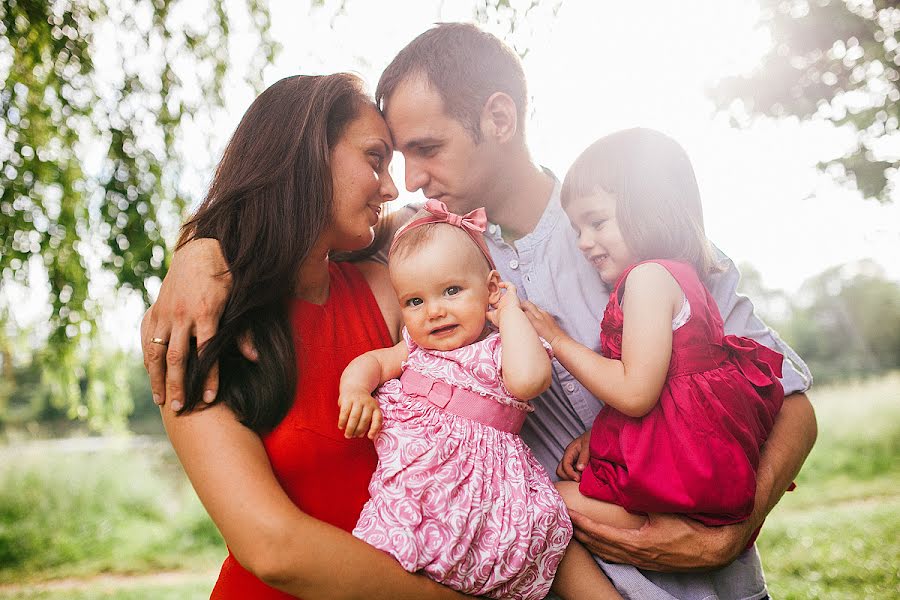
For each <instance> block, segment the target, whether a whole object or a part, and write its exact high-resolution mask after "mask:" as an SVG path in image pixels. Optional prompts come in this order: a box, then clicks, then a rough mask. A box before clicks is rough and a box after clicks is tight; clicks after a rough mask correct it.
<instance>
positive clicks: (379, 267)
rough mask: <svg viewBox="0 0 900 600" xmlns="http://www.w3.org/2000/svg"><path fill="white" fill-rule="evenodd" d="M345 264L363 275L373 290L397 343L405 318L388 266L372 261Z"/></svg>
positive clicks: (392, 336)
mask: <svg viewBox="0 0 900 600" xmlns="http://www.w3.org/2000/svg"><path fill="white" fill-rule="evenodd" d="M343 264H344V265H346V266H347V267H349V268H351V269H356V270H357V271H358V272H359V274H360V275H362V278H363V280H364V281H365V283H366V284H368V286H369V289H370V290H372V295H373V296H375V301H376V302H377V303H378V308H379V309H380V310H381V314H382V316H383V317H384V321H385V323H387V326H388V329H389V330H390V332H391V338H392V339H393V340H394V341H395V342H396V341H397V340H398V339H399V333H400V327H401V325H402V324H403V318H402V315H401V313H400V305H399V304H398V303H397V295H396V294H395V292H394V287H393V286H392V285H391V279H390V275H389V274H388V268H387V266H386V265H383V264H381V263H377V262H374V261H370V260H363V261H359V262H355V263H343Z"/></svg>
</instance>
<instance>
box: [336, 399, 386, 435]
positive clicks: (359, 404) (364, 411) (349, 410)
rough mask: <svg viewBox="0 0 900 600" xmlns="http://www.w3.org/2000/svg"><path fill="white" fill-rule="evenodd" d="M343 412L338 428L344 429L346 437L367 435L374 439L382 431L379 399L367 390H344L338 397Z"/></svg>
mask: <svg viewBox="0 0 900 600" xmlns="http://www.w3.org/2000/svg"><path fill="white" fill-rule="evenodd" d="M338 405H339V406H340V407H341V413H340V415H339V416H338V429H343V430H344V437H345V438H348V439H349V438H358V437H362V436H364V435H366V433H367V432H368V437H369V439H370V440H374V439H375V436H376V435H378V432H379V431H381V422H382V416H381V409H380V408H378V401H377V400H375V398H373V397H372V394H369V393H367V392H366V391H365V390H352V391H342V392H341V395H340V397H339V398H338Z"/></svg>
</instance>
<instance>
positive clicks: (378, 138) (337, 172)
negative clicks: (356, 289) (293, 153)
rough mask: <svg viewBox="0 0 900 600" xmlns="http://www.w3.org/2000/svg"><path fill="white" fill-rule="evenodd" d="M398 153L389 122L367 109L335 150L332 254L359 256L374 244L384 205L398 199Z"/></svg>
mask: <svg viewBox="0 0 900 600" xmlns="http://www.w3.org/2000/svg"><path fill="white" fill-rule="evenodd" d="M393 152H394V151H393V147H392V146H391V134H390V132H389V131H388V128H387V125H386V124H385V122H384V119H382V118H381V114H380V113H379V112H378V111H377V110H376V109H375V106H374V105H372V104H366V105H365V106H363V107H362V108H360V110H359V115H357V117H356V119H354V120H353V121H351V122H350V123H348V124H347V126H346V127H345V128H344V132H343V133H342V134H341V137H340V139H339V140H338V142H337V143H336V144H335V145H334V148H332V150H331V176H332V181H333V190H334V197H333V203H332V216H331V223H330V224H329V227H328V229H327V231H326V239H327V241H328V248H329V249H336V250H360V249H362V248H365V247H366V246H368V245H369V244H371V243H372V240H373V239H374V237H375V233H374V227H375V224H376V223H377V222H378V217H379V215H380V214H381V205H382V204H383V203H385V202H387V201H388V200H393V199H394V198H396V197H397V188H396V186H394V182H393V180H392V179H391V175H390V173H389V172H388V165H390V162H391V157H392V155H393Z"/></svg>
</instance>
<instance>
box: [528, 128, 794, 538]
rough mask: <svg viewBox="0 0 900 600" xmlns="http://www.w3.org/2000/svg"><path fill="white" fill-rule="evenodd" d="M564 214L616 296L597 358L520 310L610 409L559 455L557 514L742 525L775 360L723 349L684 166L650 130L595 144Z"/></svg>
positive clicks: (677, 150)
mask: <svg viewBox="0 0 900 600" xmlns="http://www.w3.org/2000/svg"><path fill="white" fill-rule="evenodd" d="M562 202H563V206H564V208H565V210H566V212H567V214H568V215H569V218H570V220H571V221H572V225H573V227H574V228H575V230H576V231H577V233H578V246H579V248H580V249H581V250H582V251H583V252H584V254H585V256H586V257H587V259H588V260H589V261H590V262H591V263H592V264H593V266H594V268H595V269H596V270H597V272H598V273H599V274H600V277H601V279H603V281H604V282H605V283H607V284H609V285H610V286H612V293H611V294H610V298H609V303H608V304H607V306H606V311H605V313H604V315H603V320H602V323H601V326H600V344H601V351H602V356H601V355H598V354H595V353H594V352H593V351H592V350H590V349H589V348H586V347H585V346H582V345H580V344H579V343H577V342H575V341H574V340H573V339H572V338H571V337H569V336H568V335H566V334H565V332H563V331H562V330H561V329H560V328H559V326H558V325H557V324H556V322H555V321H554V320H553V318H552V317H550V316H549V315H548V314H547V313H546V312H544V311H542V310H541V309H539V308H537V307H535V306H534V305H530V304H527V303H526V304H525V306H524V309H525V311H526V314H528V316H529V318H530V319H531V321H532V324H534V326H535V329H536V330H537V331H538V333H539V334H540V335H541V336H543V337H544V338H545V339H547V340H550V344H551V346H552V348H553V352H554V354H555V356H556V358H557V360H559V362H560V363H561V364H562V365H563V366H564V367H565V368H566V369H567V370H568V371H569V373H571V374H572V375H573V376H574V377H575V378H576V379H578V380H579V381H580V382H581V383H582V384H584V386H585V387H586V388H587V389H588V390H589V391H590V392H591V393H593V394H594V395H595V396H596V397H597V398H599V399H600V400H602V401H603V402H604V403H605V404H606V405H605V406H604V408H603V409H602V410H601V411H600V413H599V414H598V415H597V418H596V420H595V421H594V425H593V428H592V429H591V431H590V432H588V433H585V434H584V435H583V436H581V437H579V438H577V439H576V440H575V441H573V442H572V443H571V444H570V445H569V447H568V448H567V449H566V451H565V454H564V455H563V459H562V461H561V463H560V467H559V469H558V471H557V472H558V473H559V475H560V476H561V477H562V478H563V479H567V480H569V481H562V482H560V483H559V484H558V487H559V489H560V492H561V493H562V495H563V497H564V498H565V500H566V504H567V505H568V506H569V508H571V509H574V510H576V511H578V512H582V513H585V514H587V515H588V516H590V517H592V518H593V519H595V520H598V521H602V522H606V523H610V524H613V525H617V526H619V527H635V528H637V527H640V526H641V525H642V524H643V523H644V521H645V517H644V516H641V515H640V513H649V512H655V513H682V514H685V515H687V516H689V517H692V518H694V519H696V520H698V521H701V522H702V523H704V524H706V525H726V524H729V523H736V522H738V521H742V520H744V519H747V518H748V517H749V516H750V513H751V511H752V510H753V504H754V495H755V489H756V468H757V466H758V464H759V454H760V447H761V446H762V444H763V442H764V441H765V440H766V437H767V436H768V434H769V431H770V430H771V428H772V424H773V422H774V418H775V415H776V413H777V412H778V410H779V409H780V408H781V403H782V400H783V399H784V393H783V390H782V387H781V384H780V382H779V379H778V378H779V377H780V376H781V364H782V356H781V355H780V354H778V353H777V352H774V351H772V350H770V349H768V348H766V347H764V346H761V345H760V344H758V343H756V342H754V341H753V340H750V339H747V338H740V337H736V336H731V335H724V332H723V329H722V318H721V317H720V315H719V310H718V308H717V307H716V304H715V301H714V300H713V299H712V296H711V295H710V294H709V292H708V291H707V290H706V288H705V287H704V284H703V279H704V278H705V277H706V276H708V275H710V274H711V273H713V272H714V271H716V270H717V269H716V267H715V262H714V260H713V257H712V253H711V248H710V245H709V243H708V242H707V239H706V236H705V234H704V229H703V214H702V209H701V205H700V193H699V190H698V188H697V182H696V179H695V177H694V171H693V168H692V167H691V163H690V161H689V159H688V157H687V155H686V153H685V152H684V150H683V149H682V148H681V147H680V146H679V145H678V144H677V143H676V142H674V141H673V140H671V139H670V138H668V137H666V136H664V135H662V134H660V133H658V132H655V131H651V130H647V129H630V130H626V131H621V132H618V133H615V134H612V135H610V136H607V137H604V138H601V139H600V140H598V141H597V142H595V143H594V144H593V145H591V146H590V147H589V148H588V149H587V150H585V151H584V152H583V153H582V154H581V156H579V157H578V159H577V160H576V161H575V164H574V165H573V166H572V168H571V169H570V171H569V173H568V174H567V175H566V179H565V182H564V184H563V189H562ZM576 482H578V483H576ZM635 513H637V514H635Z"/></svg>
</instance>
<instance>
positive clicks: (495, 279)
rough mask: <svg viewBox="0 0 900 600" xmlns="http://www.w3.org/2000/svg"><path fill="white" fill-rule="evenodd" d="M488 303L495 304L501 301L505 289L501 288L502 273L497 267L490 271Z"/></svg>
mask: <svg viewBox="0 0 900 600" xmlns="http://www.w3.org/2000/svg"><path fill="white" fill-rule="evenodd" d="M487 277H488V303H489V304H491V305H495V304H497V303H498V302H500V297H501V296H503V290H502V289H500V273H498V272H497V270H496V269H494V270H492V271H491V272H490V273H488V276H487Z"/></svg>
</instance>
